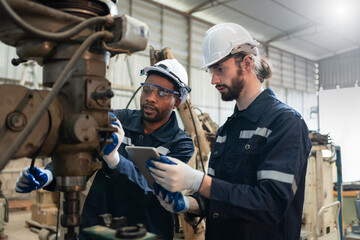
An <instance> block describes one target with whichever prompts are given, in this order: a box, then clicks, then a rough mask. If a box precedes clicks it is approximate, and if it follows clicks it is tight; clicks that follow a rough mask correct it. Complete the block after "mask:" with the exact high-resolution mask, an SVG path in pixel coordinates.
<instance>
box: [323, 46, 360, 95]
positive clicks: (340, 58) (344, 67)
mask: <svg viewBox="0 0 360 240" xmlns="http://www.w3.org/2000/svg"><path fill="white" fill-rule="evenodd" d="M319 70H320V72H319V82H320V87H321V88H322V89H324V90H327V89H335V88H337V87H340V88H348V87H355V86H359V83H360V49H358V50H354V51H351V52H348V53H343V54H340V55H336V56H334V57H330V58H327V59H324V60H321V61H320V62H319Z"/></svg>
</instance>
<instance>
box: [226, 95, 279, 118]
mask: <svg viewBox="0 0 360 240" xmlns="http://www.w3.org/2000/svg"><path fill="white" fill-rule="evenodd" d="M274 98H275V94H274V92H273V91H272V90H271V89H270V88H267V89H265V90H264V91H263V92H262V93H261V94H260V95H259V96H258V97H257V98H256V99H255V100H254V101H253V102H252V103H251V104H250V105H249V107H248V108H247V109H245V110H243V111H239V110H238V108H237V106H236V105H235V108H234V113H233V114H232V115H231V116H230V118H239V117H243V118H246V119H247V120H249V121H250V122H253V123H255V122H257V121H258V120H259V118H260V116H261V115H262V112H263V111H264V110H265V108H266V107H267V105H268V103H269V102H270V101H272V100H273V99H274Z"/></svg>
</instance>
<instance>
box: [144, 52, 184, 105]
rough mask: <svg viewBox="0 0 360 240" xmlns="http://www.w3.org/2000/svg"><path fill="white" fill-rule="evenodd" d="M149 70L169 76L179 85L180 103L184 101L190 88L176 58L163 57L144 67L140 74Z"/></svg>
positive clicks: (182, 68) (181, 66)
mask: <svg viewBox="0 0 360 240" xmlns="http://www.w3.org/2000/svg"><path fill="white" fill-rule="evenodd" d="M150 71H155V72H160V73H163V74H165V75H166V76H168V77H170V79H171V80H172V82H173V83H174V84H175V85H176V86H177V87H179V91H180V98H181V103H180V104H183V103H184V102H185V101H186V98H187V95H188V94H189V93H190V91H191V88H190V87H189V86H188V85H187V84H188V75H187V72H186V70H185V68H184V67H183V65H181V64H180V63H179V62H178V60H176V59H165V60H162V61H159V62H157V63H156V64H155V65H154V66H150V67H145V68H144V69H143V70H141V72H140V75H144V74H147V73H148V72H150Z"/></svg>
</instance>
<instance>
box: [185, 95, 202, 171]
mask: <svg viewBox="0 0 360 240" xmlns="http://www.w3.org/2000/svg"><path fill="white" fill-rule="evenodd" d="M185 102H186V104H187V106H188V109H189V112H190V117H191V121H192V123H193V125H194V130H195V135H196V142H197V145H198V148H199V155H200V163H201V167H202V170H203V172H204V173H205V174H206V171H205V166H204V162H203V158H202V154H201V147H200V140H199V135H198V132H197V128H196V124H195V120H194V116H193V114H192V112H191V106H190V104H189V101H188V100H186V101H185ZM196 163H197V161H196Z"/></svg>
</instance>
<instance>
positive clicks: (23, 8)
mask: <svg viewBox="0 0 360 240" xmlns="http://www.w3.org/2000/svg"><path fill="white" fill-rule="evenodd" d="M116 2H117V1H116V0H113V1H110V0H79V1H73V0H63V1H57V0H32V1H30V0H11V1H9V0H0V41H2V42H3V43H5V44H7V45H10V46H13V47H15V48H16V51H17V55H18V56H19V58H17V59H13V61H12V63H13V64H14V65H18V64H20V63H22V62H26V61H28V60H34V61H36V62H37V63H38V64H39V65H41V66H42V67H43V82H42V85H43V86H44V87H47V88H48V89H51V90H31V89H28V88H26V87H24V86H19V85H12V84H2V85H0V109H1V115H0V152H1V153H2V154H1V156H0V170H1V169H3V168H4V166H5V165H6V164H7V163H8V161H9V160H10V159H16V158H21V157H29V158H33V159H34V158H37V157H39V158H40V157H51V158H52V162H53V167H54V169H53V172H54V175H55V176H56V177H57V178H56V179H57V189H58V190H59V191H61V192H64V201H63V215H62V216H61V224H62V226H64V227H66V228H67V233H66V234H65V239H77V233H76V232H75V228H76V227H77V226H79V224H80V212H79V211H80V207H79V205H80V203H79V193H80V191H82V190H84V189H85V186H86V185H85V184H86V176H88V175H90V174H91V173H93V172H94V171H95V170H96V169H99V168H101V162H100V161H99V160H98V159H100V158H101V155H102V148H103V147H104V146H105V145H106V144H107V143H108V142H107V136H109V135H110V134H111V133H112V132H113V131H115V129H114V128H112V127H111V124H110V122H111V119H110V117H109V116H108V111H110V110H111V106H110V98H111V97H112V96H113V95H114V94H113V92H112V90H111V84H110V82H109V81H108V80H107V79H106V78H105V76H106V69H107V66H108V63H109V58H110V57H111V56H114V55H115V54H119V53H126V54H131V53H133V52H136V51H140V50H144V49H145V48H146V45H147V40H148V26H147V25H146V24H145V23H142V22H140V21H138V20H136V19H134V18H132V17H130V16H126V15H123V16H120V15H117V13H118V11H117V7H116V5H115V3H116ZM100 135H102V136H103V139H100Z"/></svg>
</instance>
